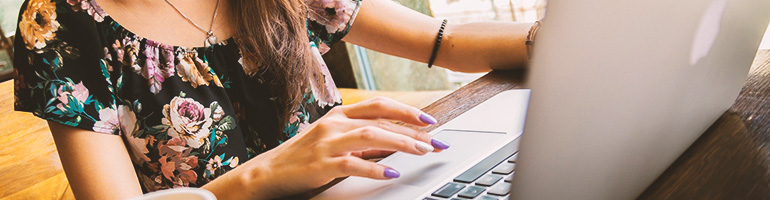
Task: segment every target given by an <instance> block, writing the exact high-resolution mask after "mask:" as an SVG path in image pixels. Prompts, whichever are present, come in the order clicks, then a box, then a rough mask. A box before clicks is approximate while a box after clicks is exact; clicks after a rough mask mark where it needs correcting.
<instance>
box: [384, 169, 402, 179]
mask: <svg viewBox="0 0 770 200" xmlns="http://www.w3.org/2000/svg"><path fill="white" fill-rule="evenodd" d="M400 176H401V173H398V171H396V170H395V169H393V168H386V169H385V177H388V178H398V177H400Z"/></svg>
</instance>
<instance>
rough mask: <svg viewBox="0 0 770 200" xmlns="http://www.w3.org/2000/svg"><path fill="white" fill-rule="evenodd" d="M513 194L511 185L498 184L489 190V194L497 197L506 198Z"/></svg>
mask: <svg viewBox="0 0 770 200" xmlns="http://www.w3.org/2000/svg"><path fill="white" fill-rule="evenodd" d="M510 192H511V184H510V183H506V182H502V183H498V184H496V185H495V186H492V188H490V189H489V192H487V193H489V194H491V195H497V196H505V195H508V193H510Z"/></svg>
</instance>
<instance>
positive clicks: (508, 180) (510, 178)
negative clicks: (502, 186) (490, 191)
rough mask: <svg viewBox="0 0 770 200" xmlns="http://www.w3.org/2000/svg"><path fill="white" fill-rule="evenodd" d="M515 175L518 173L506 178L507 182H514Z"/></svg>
mask: <svg viewBox="0 0 770 200" xmlns="http://www.w3.org/2000/svg"><path fill="white" fill-rule="evenodd" d="M514 175H516V172H513V174H511V175H510V176H508V177H505V182H509V183H510V182H511V181H513V176H514Z"/></svg>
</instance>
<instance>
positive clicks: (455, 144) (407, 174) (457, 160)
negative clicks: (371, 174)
mask: <svg viewBox="0 0 770 200" xmlns="http://www.w3.org/2000/svg"><path fill="white" fill-rule="evenodd" d="M512 135H514V134H505V133H503V132H484V131H464V130H448V129H445V130H441V131H440V132H438V133H436V134H435V136H434V137H436V138H440V139H442V140H444V141H447V142H448V143H449V144H451V147H450V148H449V149H447V150H444V151H443V152H441V153H429V154H427V155H424V156H416V155H412V154H406V153H401V152H398V153H395V154H393V155H391V156H389V157H387V158H385V159H383V160H382V161H380V162H379V163H380V164H383V165H386V166H390V167H392V168H394V169H396V170H398V171H399V172H401V177H400V178H397V179H391V180H384V181H383V180H372V179H368V178H361V177H349V178H347V179H345V180H344V181H342V182H340V183H338V184H337V185H335V186H334V187H332V188H329V189H328V190H326V191H325V192H323V193H322V194H320V195H318V196H316V198H314V199H378V198H382V197H386V196H387V197H390V198H396V197H398V196H400V195H404V196H405V197H406V196H417V195H420V194H422V193H424V192H426V191H427V190H429V189H431V188H433V187H435V186H437V185H439V184H442V185H443V184H444V183H445V181H446V180H447V178H454V177H450V176H456V175H457V174H458V173H459V172H461V170H462V169H463V168H467V167H470V166H471V165H473V164H472V163H470V162H473V161H476V160H478V159H479V158H482V159H483V158H485V157H486V156H487V155H489V154H491V153H492V152H494V151H495V150H497V149H498V148H499V146H501V145H503V144H507V143H508V142H510V141H511V140H513V139H515V137H513V136H512ZM516 135H518V134H516ZM383 194H387V195H383Z"/></svg>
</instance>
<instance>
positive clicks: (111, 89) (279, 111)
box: [14, 0, 531, 199]
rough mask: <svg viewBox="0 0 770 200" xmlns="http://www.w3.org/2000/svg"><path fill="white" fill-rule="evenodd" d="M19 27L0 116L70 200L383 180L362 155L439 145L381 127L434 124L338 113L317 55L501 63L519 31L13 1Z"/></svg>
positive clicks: (385, 103) (386, 4) (205, 4)
mask: <svg viewBox="0 0 770 200" xmlns="http://www.w3.org/2000/svg"><path fill="white" fill-rule="evenodd" d="M19 19H20V20H19V25H18V31H17V35H16V42H15V45H16V46H15V52H16V54H15V59H14V60H15V61H16V63H14V66H15V70H14V72H15V78H14V81H15V83H16V84H15V86H16V87H15V92H14V94H15V97H16V101H15V108H16V110H19V111H27V112H32V113H34V114H35V115H36V116H38V117H41V118H43V119H46V120H48V121H49V126H50V129H51V132H53V136H54V140H55V143H56V146H57V148H58V152H59V155H60V157H61V160H62V165H63V167H64V170H65V171H66V174H67V178H68V179H69V181H70V185H71V187H72V190H73V192H74V194H75V196H76V197H77V198H78V199H122V198H127V197H134V196H138V195H141V194H142V192H150V191H155V190H161V189H168V188H174V187H202V188H204V189H207V190H210V191H211V192H213V193H214V194H215V195H216V196H217V197H218V198H222V199H266V198H276V197H282V196H287V195H292V194H298V193H302V192H305V191H308V190H310V189H312V188H316V187H319V186H322V185H324V184H326V183H328V182H330V181H331V180H333V179H334V178H337V177H344V176H362V177H368V178H373V179H390V178H398V176H399V173H398V171H397V170H396V169H392V168H388V167H387V166H382V165H379V164H377V163H373V162H370V161H366V160H365V159H366V158H370V157H378V156H383V155H387V154H388V153H392V152H393V151H403V152H407V153H412V154H417V155H423V154H426V153H428V152H438V151H440V150H441V149H446V148H448V147H449V145H448V144H446V143H445V142H442V141H441V140H438V139H433V138H431V136H430V135H429V134H427V133H425V132H420V131H417V130H414V129H411V128H407V127H405V126H401V125H396V124H394V123H392V122H393V121H401V122H404V123H408V124H413V125H417V126H428V125H431V124H435V123H436V120H435V119H434V118H433V117H431V116H430V115H428V114H426V113H423V112H421V111H420V110H419V109H417V108H413V107H409V106H406V105H403V104H400V103H398V102H395V101H392V100H388V99H381V98H380V99H374V100H369V101H365V102H361V103H357V104H354V105H349V106H340V103H341V100H340V96H339V92H338V91H337V89H336V87H335V86H334V83H333V81H332V79H331V77H330V76H329V73H328V69H327V68H326V66H325V64H324V62H323V60H322V59H321V57H320V55H321V54H322V53H325V52H326V51H327V50H328V49H329V46H331V45H332V44H333V43H334V42H336V41H339V40H345V41H347V42H350V43H354V44H358V45H361V46H364V47H367V48H370V49H373V50H377V51H381V52H385V53H389V54H393V55H396V56H402V57H405V58H409V59H413V60H417V61H422V62H430V63H435V64H436V65H440V66H444V67H447V68H449V69H451V70H455V71H464V72H481V71H488V70H490V69H498V68H499V69H505V68H513V67H518V66H524V65H525V63H526V61H527V57H526V56H527V55H526V47H525V44H524V43H525V42H524V41H525V37H526V35H527V31H528V30H529V29H530V26H531V24H519V23H474V24H453V23H446V22H443V23H444V24H443V25H442V20H437V19H433V18H430V17H428V16H425V15H422V14H419V13H417V12H414V11H412V10H409V9H407V8H404V7H402V6H400V5H398V4H396V3H394V2H391V1H388V0H364V1H358V0H307V1H305V0H274V1H271V0H208V1H201V2H199V3H198V4H195V5H193V4H189V3H185V2H184V1H179V0H167V1H157V0H67V1H63V0H28V1H27V2H25V3H24V4H23V5H22V8H21V16H20V18H19ZM354 19H355V20H354ZM354 22H355V23H354ZM437 38H439V39H437Z"/></svg>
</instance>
